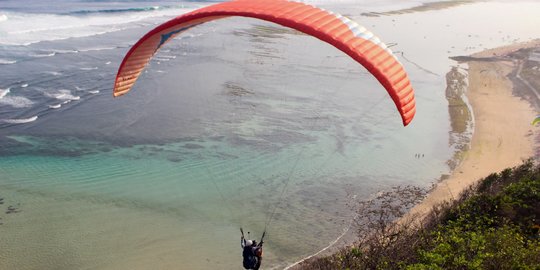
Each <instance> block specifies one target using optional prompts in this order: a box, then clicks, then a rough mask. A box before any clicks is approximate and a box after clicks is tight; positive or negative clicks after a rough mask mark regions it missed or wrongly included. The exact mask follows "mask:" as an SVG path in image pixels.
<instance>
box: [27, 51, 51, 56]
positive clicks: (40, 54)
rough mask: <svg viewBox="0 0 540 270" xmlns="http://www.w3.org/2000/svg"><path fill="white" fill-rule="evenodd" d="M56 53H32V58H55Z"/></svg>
mask: <svg viewBox="0 0 540 270" xmlns="http://www.w3.org/2000/svg"><path fill="white" fill-rule="evenodd" d="M55 55H56V52H43V53H32V54H30V56H32V57H51V56H55Z"/></svg>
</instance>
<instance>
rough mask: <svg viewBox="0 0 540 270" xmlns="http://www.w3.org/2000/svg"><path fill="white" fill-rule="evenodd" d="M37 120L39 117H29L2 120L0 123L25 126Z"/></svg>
mask: <svg viewBox="0 0 540 270" xmlns="http://www.w3.org/2000/svg"><path fill="white" fill-rule="evenodd" d="M37 119H38V117H37V115H36V116H32V117H29V118H18V119H2V120H0V121H1V122H4V123H8V124H25V123H30V122H34V121H36V120H37Z"/></svg>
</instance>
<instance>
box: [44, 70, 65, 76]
mask: <svg viewBox="0 0 540 270" xmlns="http://www.w3.org/2000/svg"><path fill="white" fill-rule="evenodd" d="M45 73H47V74H51V75H54V76H60V75H62V73H61V72H58V71H45Z"/></svg>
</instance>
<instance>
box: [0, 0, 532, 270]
mask: <svg viewBox="0 0 540 270" xmlns="http://www.w3.org/2000/svg"><path fill="white" fill-rule="evenodd" d="M212 2H216V1H183V2H180V1H98V0H96V1H89V0H86V1H85V0H54V1H47V2H43V1H16V0H7V1H0V198H2V200H0V210H1V211H0V268H1V269H149V268H153V269H240V268H241V249H240V243H239V237H240V232H239V228H240V227H243V228H244V230H245V231H246V232H247V231H250V232H251V237H252V238H260V236H261V234H262V233H263V231H264V229H265V228H266V233H267V234H266V238H265V243H266V244H265V260H264V267H265V269H279V268H283V267H285V266H287V265H289V264H291V263H293V262H295V261H297V260H299V259H301V258H303V257H305V256H309V255H310V254H313V253H315V252H317V251H318V250H320V249H322V248H324V247H325V246H327V245H328V243H330V242H332V241H333V240H334V239H336V237H338V236H339V235H341V233H342V232H343V230H344V229H347V228H348V226H349V224H350V222H351V220H352V218H353V217H354V216H355V209H354V206H355V205H356V203H357V202H359V201H362V200H367V199H369V198H372V197H373V196H375V195H376V194H377V193H379V192H381V191H385V190H389V189H391V188H392V187H395V186H405V185H413V186H419V187H422V188H429V187H430V186H431V184H432V183H434V182H436V181H437V180H438V179H439V178H440V177H441V175H444V174H449V173H450V168H449V166H448V161H449V160H451V159H452V158H453V155H454V153H455V151H456V145H455V144H453V143H452V142H454V141H455V139H453V137H454V136H456V134H454V133H453V131H452V130H451V127H450V119H449V113H448V102H447V100H446V97H445V90H446V83H447V82H446V77H445V74H446V73H447V72H449V71H450V69H451V67H454V66H457V67H458V68H459V69H460V70H461V72H463V73H466V65H462V64H458V63H456V62H453V61H451V60H450V59H448V57H449V56H456V55H468V54H471V53H473V52H475V51H480V50H483V49H485V48H492V47H496V46H501V45H505V44H510V43H513V42H519V41H527V40H531V39H533V38H538V32H537V30H536V29H537V28H536V25H537V24H538V20H539V19H538V18H537V16H535V15H534V14H538V11H539V10H540V4H539V3H536V2H526V1H524V2H523V3H520V4H519V5H515V4H514V3H513V2H512V3H508V2H505V1H500V2H498V1H495V2H490V3H474V4H468V5H461V6H457V7H451V8H447V9H441V10H432V11H429V12H407V13H404V14H387V15H384V14H383V15H377V16H374V14H375V13H381V12H385V11H391V10H399V9H407V8H410V7H414V6H416V5H419V4H422V3H429V2H434V1H353V0H350V1H347V0H342V1H340V0H334V1H322V0H321V1H305V2H308V3H313V4H316V5H320V6H322V7H324V8H327V9H330V10H335V11H337V12H339V13H342V14H343V15H346V16H349V17H351V18H353V19H354V20H356V21H358V22H359V23H360V24H361V25H364V26H365V27H366V28H368V29H370V30H371V31H373V32H374V33H375V34H376V35H378V36H379V37H381V39H382V40H383V41H384V42H385V43H387V44H389V45H391V49H392V50H393V51H395V52H396V54H397V55H398V58H400V60H401V61H402V62H403V64H404V66H405V68H406V70H407V71H408V72H409V76H410V78H411V81H412V83H413V87H414V88H415V91H416V98H417V109H418V111H417V115H416V117H415V119H414V120H413V122H412V123H411V124H410V125H409V126H408V127H403V126H402V124H401V119H400V117H399V114H398V113H397V112H396V110H395V107H394V105H393V103H392V102H391V100H390V98H389V97H388V94H387V93H386V91H385V90H384V88H382V86H380V84H379V83H378V82H377V81H376V80H375V79H374V78H373V76H372V75H371V74H370V73H369V72H367V71H366V70H365V69H364V68H363V67H362V66H360V65H359V64H357V63H356V62H354V61H353V60H352V59H350V58H349V57H348V56H346V55H344V54H343V53H341V52H340V51H338V50H337V49H335V48H333V47H331V46H330V45H328V44H325V43H323V42H321V41H319V40H317V39H315V38H312V37H309V36H306V35H304V34H301V33H299V32H296V31H293V30H290V29H287V28H283V27H280V26H278V25H275V24H271V23H267V22H263V21H259V20H254V19H247V18H229V19H223V20H217V21H213V22H209V23H206V24H204V25H201V26H198V27H196V28H193V29H191V30H190V31H189V32H187V33H185V34H183V35H181V36H179V37H177V38H176V39H174V40H173V41H171V42H170V43H168V44H167V45H166V46H164V47H163V48H162V49H161V50H160V51H159V53H158V54H157V55H156V56H155V57H154V59H153V60H152V61H151V63H150V65H149V67H147V68H146V70H145V71H144V74H143V75H142V76H141V77H140V78H139V80H138V82H137V83H136V85H135V87H134V89H133V90H132V91H131V92H130V93H128V94H127V95H125V96H122V97H120V98H113V97H112V87H113V84H114V78H115V76H116V71H117V69H118V67H119V65H120V62H121V61H122V58H123V56H124V55H125V53H126V52H127V51H128V50H129V48H130V46H131V45H132V44H134V43H135V42H136V41H137V40H138V39H139V38H140V37H142V36H143V35H144V34H145V33H146V32H147V31H149V30H150V29H152V28H153V27H155V26H157V25H158V24H160V23H162V22H165V21H166V20H168V19H171V18H173V17H174V16H177V15H180V14H183V13H186V12H189V11H191V10H194V9H196V8H199V7H203V6H206V5H209V4H212ZM479 11H481V12H479ZM503 11H504V14H505V16H512V18H515V19H513V20H505V21H504V22H502V21H497V22H494V21H493V20H492V18H493V17H494V16H495V17H496V16H498V14H502V13H503ZM469 132H470V131H469ZM462 135H463V134H462ZM469 135H470V134H465V136H469Z"/></svg>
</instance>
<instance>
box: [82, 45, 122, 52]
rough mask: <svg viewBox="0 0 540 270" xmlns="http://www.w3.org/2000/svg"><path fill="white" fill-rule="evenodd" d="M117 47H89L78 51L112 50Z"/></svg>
mask: <svg viewBox="0 0 540 270" xmlns="http://www.w3.org/2000/svg"><path fill="white" fill-rule="evenodd" d="M116 48H118V47H114V46H109V47H89V48H82V49H79V52H92V51H105V50H114V49H116Z"/></svg>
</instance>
